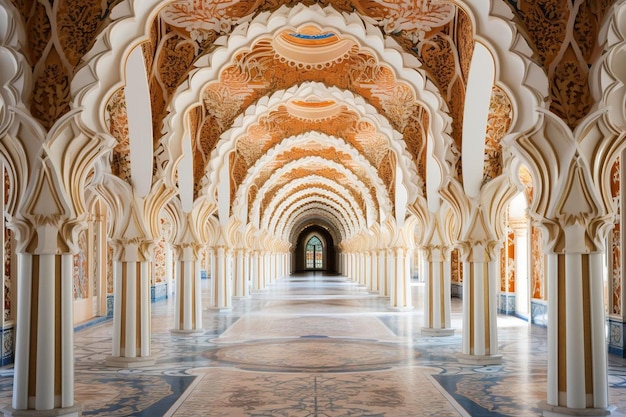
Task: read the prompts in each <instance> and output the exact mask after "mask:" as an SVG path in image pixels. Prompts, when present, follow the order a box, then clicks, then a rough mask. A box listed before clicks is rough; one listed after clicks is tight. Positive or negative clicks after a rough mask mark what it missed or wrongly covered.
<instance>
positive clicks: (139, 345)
mask: <svg viewBox="0 0 626 417" xmlns="http://www.w3.org/2000/svg"><path fill="white" fill-rule="evenodd" d="M130 252H133V250H132V249H131V250H130ZM113 271H114V276H113V280H114V281H115V290H116V293H115V301H116V302H115V306H114V311H113V321H114V325H113V331H114V335H113V349H112V356H110V357H109V358H107V359H106V361H105V363H106V365H108V366H112V367H118V368H131V367H137V366H149V365H152V364H154V363H155V359H154V358H153V357H151V356H150V276H149V271H150V270H149V262H147V261H132V260H128V261H120V260H115V261H114V262H113Z"/></svg>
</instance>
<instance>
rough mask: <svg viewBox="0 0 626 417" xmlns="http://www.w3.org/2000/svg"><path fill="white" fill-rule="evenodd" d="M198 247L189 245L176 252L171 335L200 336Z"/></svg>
mask: <svg viewBox="0 0 626 417" xmlns="http://www.w3.org/2000/svg"><path fill="white" fill-rule="evenodd" d="M199 249H200V247H192V246H190V245H187V246H183V247H181V248H179V249H178V250H177V253H178V254H179V259H178V260H177V262H176V268H177V269H178V279H177V280H176V295H175V296H176V308H175V314H174V328H173V329H172V330H171V331H172V333H183V334H202V333H204V330H203V329H202V291H201V288H202V287H201V283H200V278H201V277H200V269H201V262H202V260H201V258H200V255H199Z"/></svg>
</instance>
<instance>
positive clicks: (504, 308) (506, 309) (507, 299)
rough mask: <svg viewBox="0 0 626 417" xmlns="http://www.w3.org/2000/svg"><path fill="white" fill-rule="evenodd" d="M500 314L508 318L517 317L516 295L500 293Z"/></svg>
mask: <svg viewBox="0 0 626 417" xmlns="http://www.w3.org/2000/svg"><path fill="white" fill-rule="evenodd" d="M498 313H500V314H506V315H508V316H514V315H515V294H511V293H500V299H499V303H498Z"/></svg>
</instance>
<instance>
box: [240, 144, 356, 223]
mask: <svg viewBox="0 0 626 417" xmlns="http://www.w3.org/2000/svg"><path fill="white" fill-rule="evenodd" d="M306 164H319V166H324V167H328V168H331V169H334V170H336V171H337V172H340V173H342V174H343V175H345V176H346V177H347V178H348V179H349V180H350V182H351V183H352V184H356V185H357V186H358V188H360V189H361V191H362V193H363V195H366V194H365V193H366V191H367V187H365V185H364V184H363V183H362V182H361V181H360V180H359V178H358V177H357V176H356V175H354V173H353V172H352V171H350V170H349V169H347V168H346V167H344V166H343V165H341V164H339V163H337V162H334V161H328V160H326V159H324V158H321V157H318V156H309V157H305V158H301V159H298V160H295V161H291V162H289V163H288V164H285V165H284V166H283V167H282V168H280V169H278V170H276V171H275V172H274V173H273V174H272V175H271V176H270V178H269V179H268V180H267V181H266V182H265V184H264V185H263V187H261V188H260V189H259V191H258V193H257V196H256V199H255V201H254V202H253V205H252V210H251V214H252V215H253V216H256V217H253V218H257V217H258V216H259V213H260V204H261V201H262V200H263V197H264V196H265V193H267V192H268V191H269V188H270V187H271V184H274V183H276V180H277V179H278V178H280V177H282V176H283V175H285V174H287V173H288V172H290V171H292V170H294V169H296V168H298V167H300V166H303V165H306Z"/></svg>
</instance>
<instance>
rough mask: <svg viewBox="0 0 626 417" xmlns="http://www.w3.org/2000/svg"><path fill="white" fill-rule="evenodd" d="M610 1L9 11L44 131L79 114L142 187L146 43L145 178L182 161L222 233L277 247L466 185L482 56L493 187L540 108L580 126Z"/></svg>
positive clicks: (126, 1) (167, 4)
mask: <svg viewBox="0 0 626 417" xmlns="http://www.w3.org/2000/svg"><path fill="white" fill-rule="evenodd" d="M614 2H615V1H614V0H602V1H597V2H577V3H576V5H574V3H572V2H570V1H567V0H560V1H557V2H555V1H553V0H538V1H533V2H530V1H516V0H490V1H487V0H437V1H429V0H397V1H391V0H352V1H349V0H304V1H293V0H273V1H261V0H253V1H244V0H219V1H215V0H174V1H157V0H143V1H135V0H107V1H104V2H92V1H87V0H76V1H72V2H70V1H50V2H45V1H41V0H12V1H11V3H12V4H13V6H14V8H15V15H16V16H19V17H20V18H21V22H19V23H20V25H19V26H20V30H19V37H20V42H19V48H18V49H19V50H20V53H22V54H23V58H24V60H25V61H27V67H29V68H25V71H24V74H27V73H28V74H29V76H28V77H27V78H28V80H27V81H28V82H27V84H32V88H30V90H29V91H32V94H28V95H25V96H24V104H25V105H26V107H28V111H29V112H30V115H32V116H33V117H34V118H35V119H36V120H37V121H38V122H40V123H41V126H43V127H44V128H45V129H47V130H50V129H53V127H54V126H55V124H59V122H61V121H62V119H63V117H64V115H66V114H67V113H68V112H69V111H70V110H71V109H72V108H76V110H77V113H80V119H81V125H82V124H84V127H85V128H86V129H87V130H88V131H91V132H93V133H94V136H99V135H103V136H107V137H108V134H110V135H112V136H113V137H114V138H115V139H116V140H117V146H116V147H115V149H114V152H113V159H112V161H111V162H112V163H111V169H112V172H113V174H115V175H117V176H118V177H120V178H121V179H122V180H125V181H127V182H130V183H131V184H133V183H134V182H135V181H134V180H135V179H136V177H138V176H140V175H138V173H137V172H134V173H133V172H131V171H132V170H131V168H130V165H131V164H130V163H129V161H130V159H131V156H130V151H129V149H130V146H129V132H128V117H132V118H134V117H137V116H136V115H137V114H139V115H141V111H139V112H137V109H134V108H133V109H131V111H130V112H129V109H127V107H126V105H127V103H126V100H125V83H126V82H127V81H126V78H125V70H126V69H127V68H126V62H127V61H128V57H129V55H130V54H131V53H132V50H133V49H134V48H136V47H139V48H141V52H142V53H143V58H144V63H145V69H146V75H147V79H148V88H147V89H146V90H147V91H148V92H149V99H150V103H149V105H148V103H146V107H147V108H149V110H150V112H146V113H148V114H149V117H151V121H152V127H153V128H152V131H153V137H152V139H153V149H152V153H150V152H149V151H148V150H147V152H146V154H147V159H148V161H147V162H148V163H147V164H146V163H144V164H143V165H142V166H143V167H146V166H147V167H148V169H147V171H150V169H149V167H150V163H151V162H152V163H153V166H154V170H153V172H154V173H155V174H159V175H161V174H162V172H163V171H164V170H163V169H161V168H163V167H164V166H168V163H169V166H172V167H174V168H175V167H176V166H177V165H179V162H180V161H181V159H183V154H185V158H187V159H185V161H186V162H185V164H186V165H187V166H185V168H186V170H180V169H179V170H178V172H176V171H175V170H174V168H172V169H171V173H170V172H169V171H168V179H170V180H169V182H168V186H172V187H175V186H179V185H180V184H189V186H185V188H186V189H188V190H189V192H188V195H192V194H193V196H195V197H196V198H197V197H200V196H202V197H203V198H204V199H208V200H215V201H211V203H219V204H217V206H218V207H220V208H221V210H220V217H221V218H220V222H223V221H227V220H228V219H222V218H223V217H228V216H232V217H235V218H237V220H238V221H239V222H240V223H243V224H248V225H253V226H254V228H266V229H264V230H266V231H267V232H269V233H270V234H273V235H275V236H276V237H278V236H291V235H292V232H293V230H291V229H290V228H294V227H298V225H300V224H304V223H306V222H307V221H309V220H307V217H306V216H311V217H310V219H315V221H316V222H321V223H324V224H325V225H326V226H327V227H332V228H333V233H335V235H336V236H340V237H341V238H342V239H346V238H349V237H350V236H352V235H353V234H354V233H360V232H361V231H363V228H376V227H377V225H379V224H382V223H383V222H384V221H386V220H385V219H388V218H394V217H395V218H397V219H399V220H400V219H402V218H403V217H404V216H405V214H406V212H405V211H403V210H402V207H403V206H406V205H407V204H408V205H411V204H413V203H414V202H415V201H416V199H418V198H420V197H424V196H425V195H428V196H435V198H438V195H437V191H438V188H437V187H438V186H439V185H440V184H439V182H438V181H440V180H445V179H447V178H450V177H452V178H453V179H455V180H458V181H459V182H461V183H462V182H463V174H464V173H463V170H464V168H463V166H464V165H465V164H461V163H460V161H461V158H460V150H461V148H462V146H461V145H462V142H464V134H465V133H467V132H463V128H462V127H463V119H464V117H465V114H466V111H467V110H468V109H470V110H471V100H469V99H468V98H467V97H466V91H467V84H468V80H469V72H470V67H471V66H470V64H471V60H472V56H473V54H474V51H475V50H488V51H489V54H491V55H492V57H493V61H494V62H493V63H492V64H494V68H495V71H496V72H495V73H496V75H495V80H494V84H493V86H492V91H491V102H490V105H491V106H490V111H489V120H488V123H487V132H486V136H485V140H484V143H483V141H482V140H481V137H480V136H482V132H478V133H477V134H476V135H474V136H475V137H477V138H478V139H477V141H478V142H480V145H481V148H482V147H483V146H484V161H477V163H476V164H470V165H471V166H474V167H476V173H477V174H478V176H480V174H482V178H483V182H482V183H483V184H484V183H486V182H488V181H490V180H491V179H493V178H495V177H497V176H498V175H500V174H501V173H502V172H503V157H502V155H503V152H502V145H501V140H502V138H503V137H504V136H505V135H507V134H508V133H510V130H511V129H513V131H515V132H523V131H526V130H527V129H528V128H530V127H531V126H533V124H534V122H535V119H536V117H537V116H536V111H535V109H536V107H537V106H539V107H549V109H550V111H552V112H553V113H554V114H556V115H558V116H559V117H560V118H562V119H563V120H564V121H565V122H566V123H567V125H568V126H569V127H571V128H574V127H576V125H577V123H578V121H580V120H582V119H584V116H585V115H586V114H588V113H589V112H591V111H592V110H593V108H594V107H593V100H592V96H593V94H589V91H590V86H589V80H590V77H589V68H590V65H591V63H593V62H594V61H595V59H596V58H597V56H598V54H599V53H600V49H601V48H602V46H601V45H599V44H597V43H593V42H591V41H590V40H593V39H597V38H598V36H597V35H598V32H599V31H600V28H601V25H602V22H603V19H604V17H605V16H606V14H607V13H608V12H609V10H610V8H611V5H612V4H613V3H614ZM16 20H18V19H16ZM477 43H480V45H481V47H478V48H477V47H476V45H477ZM483 47H484V48H483ZM531 56H532V57H533V59H529V58H530V57H531ZM31 75H32V77H31ZM31 78H32V79H31ZM129 90H133V89H129ZM79 109H80V110H79ZM133 114H134V115H133ZM468 114H470V113H468ZM187 138H191V141H189V139H187ZM107 146H109V145H107ZM188 148H191V151H190V152H185V151H184V149H188ZM479 153H480V152H479ZM192 154H193V158H192V157H191V155H192ZM151 157H154V161H152V160H151V159H150V158H151ZM133 159H134V157H133ZM465 159H466V160H467V158H465ZM477 159H480V158H477ZM144 162H145V161H144ZM465 162H467V161H465ZM427 165H428V166H429V167H430V168H429V169H428V170H427V169H426V166H427ZM168 169H169V168H168ZM465 170H466V172H465V174H466V175H467V172H468V171H467V168H465ZM176 175H178V177H176ZM476 176H477V175H472V177H474V178H475V177H476ZM133 177H135V178H133ZM183 180H184V181H183ZM187 180H188V181H187ZM146 181H147V183H148V184H149V183H150V182H149V181H150V179H147V180H146ZM146 181H143V182H142V183H146ZM191 189H193V191H191ZM307 189H308V190H309V191H311V190H315V191H314V192H313V191H311V192H308V193H307ZM425 190H426V191H427V192H426V191H425ZM181 195H182V192H181ZM309 197H312V198H313V199H315V203H313V202H312V199H311V198H309ZM305 201H306V203H305ZM429 203H430V201H429ZM224 206H227V207H226V210H224ZM436 206H437V205H436V204H433V205H432V206H430V205H429V208H430V207H436ZM281 210H284V212H282V211H281ZM348 217H349V218H348ZM321 223H320V224H321ZM269 228H271V230H269Z"/></svg>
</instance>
